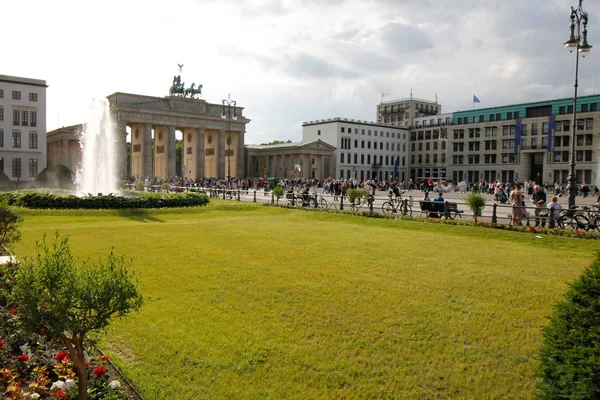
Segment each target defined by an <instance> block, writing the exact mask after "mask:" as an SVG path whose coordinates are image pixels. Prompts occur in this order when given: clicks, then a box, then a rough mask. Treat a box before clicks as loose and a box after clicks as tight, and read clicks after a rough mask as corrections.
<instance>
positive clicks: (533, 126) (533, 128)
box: [531, 122, 538, 135]
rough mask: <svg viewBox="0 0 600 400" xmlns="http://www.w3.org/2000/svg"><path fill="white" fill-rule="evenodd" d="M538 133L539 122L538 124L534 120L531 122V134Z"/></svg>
mask: <svg viewBox="0 0 600 400" xmlns="http://www.w3.org/2000/svg"><path fill="white" fill-rule="evenodd" d="M537 133H538V124H537V122H534V123H533V124H531V134H532V135H537Z"/></svg>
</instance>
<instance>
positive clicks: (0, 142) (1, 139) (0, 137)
mask: <svg viewBox="0 0 600 400" xmlns="http://www.w3.org/2000/svg"><path fill="white" fill-rule="evenodd" d="M0 147H4V131H3V130H2V129H0Z"/></svg>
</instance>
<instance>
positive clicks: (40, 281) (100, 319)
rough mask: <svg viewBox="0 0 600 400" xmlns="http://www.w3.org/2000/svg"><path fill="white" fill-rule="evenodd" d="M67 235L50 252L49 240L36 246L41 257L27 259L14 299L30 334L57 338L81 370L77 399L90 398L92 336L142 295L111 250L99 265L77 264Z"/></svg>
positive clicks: (131, 308)
mask: <svg viewBox="0 0 600 400" xmlns="http://www.w3.org/2000/svg"><path fill="white" fill-rule="evenodd" d="M68 240H69V238H68V237H64V238H62V239H61V238H60V237H59V234H58V232H57V233H56V237H55V240H54V244H53V245H52V247H51V248H48V246H47V245H46V236H45V235H44V238H43V240H42V242H41V243H39V242H38V243H36V247H37V256H36V257H35V258H34V259H32V260H25V261H24V262H23V263H22V266H21V269H20V271H19V272H18V274H17V279H16V284H15V288H14V290H13V294H12V298H11V300H12V301H13V302H14V303H15V304H18V305H19V306H20V307H21V311H20V312H19V319H20V321H21V322H22V324H23V325H24V326H25V327H26V328H27V330H29V331H31V332H34V331H38V332H39V331H42V332H45V333H46V334H48V335H50V336H52V337H54V338H56V339H59V340H60V341H62V342H63V343H64V345H65V346H66V348H67V349H68V353H69V355H70V356H71V358H72V359H73V362H74V363H75V365H76V366H77V369H78V371H77V376H78V378H79V384H78V387H79V399H80V400H85V399H87V397H88V393H87V389H88V372H87V370H86V367H85V365H84V363H85V354H84V348H85V344H86V340H87V339H88V335H89V334H90V333H91V332H96V333H97V332H100V331H101V330H103V329H105V328H106V327H107V326H108V325H109V324H110V320H111V319H112V318H114V317H122V316H124V315H126V314H128V313H129V312H131V311H137V310H139V309H140V307H141V306H142V304H143V299H142V295H141V294H140V291H139V289H138V286H137V284H136V283H135V282H134V276H133V274H132V272H130V270H129V262H126V261H125V258H124V257H122V256H121V257H118V256H116V255H115V254H114V249H113V250H111V251H110V253H109V255H108V257H107V258H106V259H105V260H100V261H99V263H97V264H87V263H85V262H84V263H82V264H81V265H79V266H77V265H76V260H75V259H74V258H73V256H72V254H71V250H70V248H69V244H68Z"/></svg>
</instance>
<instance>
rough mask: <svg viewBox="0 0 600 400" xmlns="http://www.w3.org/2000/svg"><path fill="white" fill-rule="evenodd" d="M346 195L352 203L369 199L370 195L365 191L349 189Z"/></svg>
mask: <svg viewBox="0 0 600 400" xmlns="http://www.w3.org/2000/svg"><path fill="white" fill-rule="evenodd" d="M346 194H347V195H348V201H349V202H350V203H356V202H358V201H359V199H360V198H361V197H367V195H368V193H367V191H366V190H365V189H348V192H347V193H346Z"/></svg>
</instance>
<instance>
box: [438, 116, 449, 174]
mask: <svg viewBox="0 0 600 400" xmlns="http://www.w3.org/2000/svg"><path fill="white" fill-rule="evenodd" d="M447 140H448V128H447V127H445V126H441V127H440V150H442V154H441V157H440V158H441V159H442V169H441V171H440V175H441V176H440V177H439V179H440V180H441V181H445V179H444V178H445V177H444V175H445V171H444V161H445V159H446V142H447Z"/></svg>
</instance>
